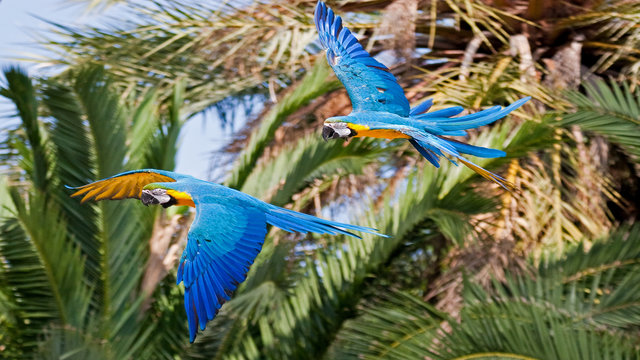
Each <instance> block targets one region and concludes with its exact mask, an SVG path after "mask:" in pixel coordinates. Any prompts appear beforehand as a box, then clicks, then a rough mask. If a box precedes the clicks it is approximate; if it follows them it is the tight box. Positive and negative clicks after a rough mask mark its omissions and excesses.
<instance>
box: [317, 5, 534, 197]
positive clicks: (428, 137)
mask: <svg viewBox="0 0 640 360" xmlns="http://www.w3.org/2000/svg"><path fill="white" fill-rule="evenodd" d="M314 20H315V24H316V29H317V30H318V33H319V34H320V43H321V44H322V46H323V48H324V49H325V50H327V61H328V62H329V65H330V66H331V68H332V69H333V71H334V72H335V74H336V76H337V77H338V79H340V81H341V82H342V84H343V85H344V87H345V88H346V89H347V93H348V94H349V98H350V99H351V104H352V106H353V111H352V112H351V114H349V115H347V116H335V117H331V118H328V119H326V120H325V122H324V126H323V129H322V137H323V138H324V139H325V140H328V139H336V138H340V139H345V140H346V139H349V138H351V137H360V136H370V137H376V138H384V139H408V140H409V142H410V143H411V145H413V146H414V147H415V148H416V149H417V150H418V152H420V154H422V156H424V157H425V158H426V159H427V160H429V162H430V163H431V164H433V165H434V166H435V167H440V165H439V157H440V156H445V157H447V159H449V161H451V162H453V163H456V161H459V162H461V163H463V164H464V165H466V166H468V167H469V168H471V169H472V170H473V171H475V172H477V173H478V174H480V175H482V176H483V177H484V178H486V179H489V180H491V181H493V182H495V183H497V184H499V185H500V186H502V187H503V188H505V189H507V190H512V189H514V186H513V184H511V183H510V182H508V181H506V180H505V179H504V178H502V177H501V176H499V175H496V174H494V173H492V172H490V171H487V170H485V169H483V168H481V167H480V166H478V165H476V164H474V163H472V162H471V161H469V160H467V159H466V158H464V157H463V156H462V155H461V154H469V155H474V156H478V157H483V158H495V157H502V156H505V155H506V154H505V152H504V151H501V150H496V149H488V148H483V147H478V146H473V145H469V144H464V143H461V142H459V141H456V140H453V139H449V138H446V137H445V136H465V135H466V132H465V130H467V129H473V128H476V127H479V126H482V125H487V124H490V123H492V122H494V121H496V120H498V119H500V118H502V117H504V116H506V115H507V114H509V113H510V112H511V111H513V110H515V109H517V108H518V107H520V106H522V104H524V103H525V102H527V100H529V99H530V97H525V98H522V99H520V100H518V101H516V102H514V103H513V104H511V105H509V106H507V107H505V108H502V107H501V106H493V107H491V108H489V109H485V110H483V111H480V112H477V113H475V114H470V115H465V116H459V117H452V116H454V115H458V114H459V113H461V112H462V111H463V110H464V109H463V108H462V107H461V106H454V107H449V108H445V109H441V110H437V111H432V112H427V111H428V110H429V108H431V105H432V104H433V101H432V99H429V100H427V101H425V102H423V103H422V104H420V105H418V106H416V107H414V108H410V107H409V101H408V100H407V98H406V97H405V95H404V92H403V90H402V88H401V87H400V85H399V84H398V81H397V80H396V78H395V77H394V76H393V74H391V72H390V71H389V69H388V68H387V67H386V66H384V65H383V64H381V63H380V62H378V61H377V60H375V59H374V58H372V57H371V55H369V53H368V52H367V51H365V50H364V48H363V47H362V45H360V43H358V40H357V39H356V38H355V36H353V34H352V33H351V31H349V29H347V28H346V27H344V26H343V25H342V19H341V18H340V16H337V15H335V14H334V13H333V11H332V10H331V9H330V8H328V7H327V6H326V5H325V4H324V3H323V2H322V1H320V2H318V5H317V6H316V12H315V18H314Z"/></svg>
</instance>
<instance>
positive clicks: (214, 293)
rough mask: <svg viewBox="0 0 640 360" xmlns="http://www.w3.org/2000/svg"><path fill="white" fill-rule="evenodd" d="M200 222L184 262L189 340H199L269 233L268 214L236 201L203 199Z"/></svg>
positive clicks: (197, 201)
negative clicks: (198, 332) (196, 338)
mask: <svg viewBox="0 0 640 360" xmlns="http://www.w3.org/2000/svg"><path fill="white" fill-rule="evenodd" d="M194 202H195V204H196V218H195V220H194V222H193V224H192V225H191V229H190V230H189V234H188V240H187V247H186V248H185V250H184V252H183V253H182V257H181V259H180V263H179V264H178V277H177V283H178V284H179V283H180V282H181V281H182V282H184V288H185V290H184V307H185V310H186V311H187V320H188V321H189V339H190V341H191V342H193V341H194V340H195V337H196V333H197V331H198V325H199V327H200V330H204V329H205V327H206V324H207V322H208V321H209V320H212V319H213V318H214V317H215V316H216V314H217V313H218V310H219V309H220V307H221V306H222V304H223V303H224V302H226V301H227V300H229V298H230V296H231V294H232V292H233V291H234V290H235V289H236V288H237V286H238V284H240V283H241V282H242V281H244V279H245V278H246V276H247V271H249V267H250V266H251V264H252V263H253V261H254V260H255V258H256V256H257V255H258V253H259V252H260V250H261V249H262V243H263V242H264V238H265V236H266V235H267V223H266V220H265V214H264V212H263V211H261V210H259V209H256V208H254V207H243V205H244V204H242V203H240V202H238V201H237V200H234V199H229V198H221V197H204V198H202V197H197V196H194Z"/></svg>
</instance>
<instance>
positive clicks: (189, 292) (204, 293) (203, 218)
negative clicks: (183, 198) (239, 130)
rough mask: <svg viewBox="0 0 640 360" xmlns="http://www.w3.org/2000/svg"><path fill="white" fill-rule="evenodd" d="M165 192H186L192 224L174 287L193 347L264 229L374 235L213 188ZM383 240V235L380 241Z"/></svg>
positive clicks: (242, 273) (243, 272) (241, 275)
mask: <svg viewBox="0 0 640 360" xmlns="http://www.w3.org/2000/svg"><path fill="white" fill-rule="evenodd" d="M168 187H171V188H174V189H176V190H178V191H186V192H188V193H189V194H190V195H191V196H192V198H193V201H194V203H195V205H196V219H195V220H194V222H193V224H192V225H191V229H190V230H189V234H188V240H187V246H186V248H185V249H184V252H183V253H182V257H181V258H180V263H179V265H178V274H177V282H178V284H179V283H180V282H183V283H184V287H185V294H184V299H185V302H184V305H185V310H186V311H187V320H188V322H189V338H190V341H191V342H193V341H194V339H195V337H196V334H197V331H198V328H200V330H204V328H205V327H206V324H207V322H208V321H210V320H212V319H213V318H214V317H215V315H216V314H217V312H218V310H219V309H220V307H221V306H222V304H223V303H224V302H225V301H227V300H229V299H230V296H231V294H232V293H233V291H235V290H236V288H237V287H238V285H239V284H240V283H241V282H243V281H244V279H245V278H246V276H247V272H248V271H249V267H250V266H251V264H252V263H253V261H254V260H255V258H256V256H257V255H258V253H259V252H260V250H261V249H262V244H263V242H264V238H265V236H266V235H267V223H269V224H273V225H275V226H278V227H281V228H282V229H284V230H287V231H295V232H301V233H306V232H316V233H320V234H346V235H350V236H356V237H357V235H355V234H353V233H351V232H349V231H348V230H356V231H363V232H369V233H375V229H371V228H367V227H361V226H356V225H350V224H342V223H338V222H333V221H328V220H323V219H319V218H316V217H314V216H311V215H306V214H302V213H298V212H296V211H292V210H287V209H283V208H280V207H277V206H273V205H270V204H267V203H265V202H262V201H260V200H258V199H256V198H253V197H251V196H249V195H246V194H244V193H241V192H238V191H236V190H232V189H229V188H226V187H223V186H220V185H217V184H213V183H208V182H205V181H199V180H196V181H194V182H182V183H181V182H177V183H171V184H169V186H168ZM383 236H384V235H383Z"/></svg>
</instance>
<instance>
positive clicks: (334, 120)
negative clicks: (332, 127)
mask: <svg viewBox="0 0 640 360" xmlns="http://www.w3.org/2000/svg"><path fill="white" fill-rule="evenodd" d="M324 122H325V123H331V124H335V123H343V122H349V121H347V117H346V116H333V117H330V118H328V119H326V120H325V121H324Z"/></svg>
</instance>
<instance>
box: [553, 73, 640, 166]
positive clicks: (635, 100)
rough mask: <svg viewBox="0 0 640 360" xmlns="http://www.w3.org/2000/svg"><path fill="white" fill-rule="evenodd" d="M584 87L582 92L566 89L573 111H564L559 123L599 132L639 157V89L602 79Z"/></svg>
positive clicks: (636, 158)
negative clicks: (573, 107) (574, 107)
mask: <svg viewBox="0 0 640 360" xmlns="http://www.w3.org/2000/svg"><path fill="white" fill-rule="evenodd" d="M585 89H586V94H585V95H583V94H581V93H579V92H571V93H569V95H568V98H569V101H571V102H572V103H573V104H574V105H575V106H576V111H575V112H573V113H569V114H567V115H565V116H564V118H563V124H564V125H567V126H568V125H578V126H580V127H581V128H582V129H584V130H587V131H593V132H595V133H597V134H600V135H603V136H605V137H606V138H607V139H609V141H611V142H613V143H616V144H618V145H620V146H622V147H623V148H624V149H625V150H626V151H627V152H628V153H629V154H631V155H632V156H633V159H634V161H636V162H638V161H640V120H638V119H640V89H636V90H635V91H632V90H631V89H630V87H629V84H627V83H622V86H619V85H618V84H616V83H613V82H612V83H610V84H609V85H607V83H606V82H604V81H596V82H595V83H594V84H585Z"/></svg>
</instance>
